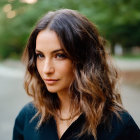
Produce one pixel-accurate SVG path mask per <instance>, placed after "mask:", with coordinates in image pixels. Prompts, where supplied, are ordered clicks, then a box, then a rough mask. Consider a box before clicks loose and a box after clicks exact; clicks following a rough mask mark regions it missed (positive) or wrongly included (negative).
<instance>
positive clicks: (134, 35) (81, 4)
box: [0, 0, 140, 59]
mask: <svg viewBox="0 0 140 140" xmlns="http://www.w3.org/2000/svg"><path fill="white" fill-rule="evenodd" d="M8 1H9V2H8ZM7 4H10V5H11V7H12V9H11V11H15V13H16V16H15V17H13V18H7V13H8V12H4V6H6V5H7ZM60 8H70V9H74V10H78V11H79V12H80V13H82V14H84V15H85V16H87V17H88V18H89V19H90V20H91V21H93V22H94V23H95V24H96V25H97V27H98V29H99V30H100V33H101V34H102V35H103V36H104V37H105V38H107V39H108V40H109V41H110V43H111V44H112V45H113V44H115V43H120V44H122V45H123V46H124V48H130V47H131V46H136V45H140V39H139V34H140V28H139V25H140V1H138V0H51V1H50V0H38V2H37V3H35V4H27V3H21V2H20V0H1V1H0V40H1V41H0V59H2V58H7V57H11V56H12V57H13V56H14V57H17V56H20V55H21V54H22V51H23V49H24V47H25V45H26V42H27V39H28V37H29V35H30V33H31V31H32V29H33V27H34V25H35V23H36V22H37V20H39V19H40V18H41V17H42V16H43V15H44V14H45V13H47V12H48V11H50V10H57V9H60Z"/></svg>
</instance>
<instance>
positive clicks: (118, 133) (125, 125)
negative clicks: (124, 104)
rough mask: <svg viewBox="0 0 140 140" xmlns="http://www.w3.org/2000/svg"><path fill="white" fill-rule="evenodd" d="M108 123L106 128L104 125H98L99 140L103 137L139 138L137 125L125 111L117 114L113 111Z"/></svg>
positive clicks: (139, 132)
mask: <svg viewBox="0 0 140 140" xmlns="http://www.w3.org/2000/svg"><path fill="white" fill-rule="evenodd" d="M109 124H110V125H109V126H110V127H109V129H106V127H104V126H105V125H100V128H99V131H100V132H99V137H100V138H101V140H102V139H104V138H105V137H106V138H107V139H108V140H114V139H115V140H124V139H127V140H133V139H135V140H139V139H140V130H139V127H138V126H137V124H136V123H135V121H134V119H133V118H132V116H131V115H130V114H129V113H128V112H127V111H122V112H118V115H116V114H115V113H113V114H112V118H110V123H109Z"/></svg>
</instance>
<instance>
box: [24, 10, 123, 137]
mask: <svg viewBox="0 0 140 140" xmlns="http://www.w3.org/2000/svg"><path fill="white" fill-rule="evenodd" d="M45 29H49V30H51V31H54V32H55V33H56V34H57V36H58V38H59V41H60V43H61V46H62V48H63V49H64V51H65V52H66V54H67V55H68V56H69V58H70V59H71V60H72V62H73V64H74V67H75V69H74V75H75V79H74V81H73V83H72V84H71V85H70V91H71V92H70V93H71V102H72V103H73V104H78V105H79V107H80V109H81V111H82V112H83V113H84V114H85V118H86V122H85V125H84V127H83V129H82V132H81V134H84V133H85V132H88V133H90V134H92V135H93V136H94V137H95V138H96V133H97V132H96V131H97V127H98V125H99V124H100V123H101V122H103V123H104V124H107V122H108V121H109V120H110V117H111V114H112V113H115V114H117V115H118V114H119V113H118V112H119V111H121V110H122V105H121V98H120V94H119V92H118V90H117V87H116V82H117V81H118V72H117V70H116V68H114V67H113V65H112V63H111V61H109V60H110V58H109V55H108V54H107V53H106V52H105V48H104V45H105V44H104V42H105V41H104V40H103V39H102V38H101V36H100V35H99V33H98V31H97V29H96V27H95V25H94V24H93V23H92V22H90V21H89V20H88V19H87V18H86V17H85V16H83V15H81V14H80V13H78V12H77V11H75V10H69V9H61V10H57V11H51V12H49V13H47V14H46V15H45V16H44V17H43V18H42V19H41V20H40V21H39V22H38V23H37V25H36V27H35V28H34V30H33V32H32V33H31V35H30V37H29V40H28V43H27V46H26V48H25V51H24V53H23V60H24V62H25V63H26V74H25V81H24V86H25V90H26V92H27V93H28V95H30V96H32V97H33V100H34V104H35V106H36V108H37V109H38V112H37V114H36V115H35V116H38V115H41V118H40V120H39V123H38V126H40V125H41V124H42V123H43V122H44V121H46V120H48V119H49V118H50V117H51V116H55V113H56V110H58V109H59V108H60V101H59V98H58V96H57V94H55V93H54V94H51V93H50V92H49V91H48V90H47V88H46V85H45V84H44V82H43V80H42V79H41V77H40V75H39V73H38V70H37V67H36V55H35V48H36V38H37V35H38V33H39V32H41V31H42V30H45Z"/></svg>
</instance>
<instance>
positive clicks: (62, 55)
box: [55, 53, 67, 59]
mask: <svg viewBox="0 0 140 140" xmlns="http://www.w3.org/2000/svg"><path fill="white" fill-rule="evenodd" d="M55 58H58V59H64V58H67V57H66V55H65V54H63V53H57V54H56V55H55Z"/></svg>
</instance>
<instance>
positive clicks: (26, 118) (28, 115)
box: [13, 102, 37, 140]
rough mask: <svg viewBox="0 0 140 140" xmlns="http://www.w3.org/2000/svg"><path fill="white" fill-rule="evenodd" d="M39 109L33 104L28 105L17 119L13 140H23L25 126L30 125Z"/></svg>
mask: <svg viewBox="0 0 140 140" xmlns="http://www.w3.org/2000/svg"><path fill="white" fill-rule="evenodd" d="M36 112H37V109H36V108H35V106H34V104H33V103H32V102H30V103H28V104H26V105H25V106H24V107H23V108H22V109H21V110H20V112H19V114H18V115H17V117H16V119H15V124H14V128H13V140H17V139H23V135H24V134H23V133H24V128H25V126H28V125H29V122H30V120H31V119H32V117H33V116H34V115H35V114H36Z"/></svg>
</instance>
